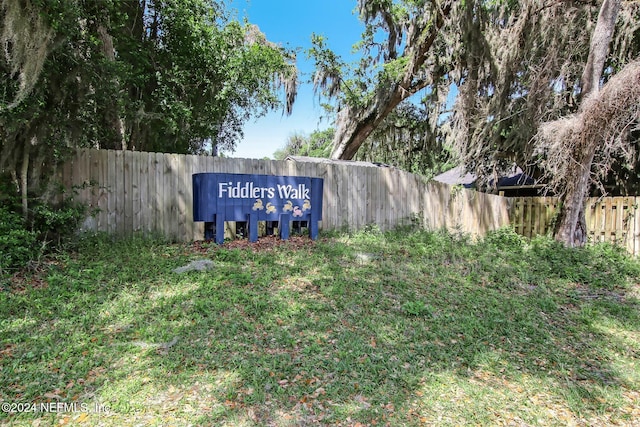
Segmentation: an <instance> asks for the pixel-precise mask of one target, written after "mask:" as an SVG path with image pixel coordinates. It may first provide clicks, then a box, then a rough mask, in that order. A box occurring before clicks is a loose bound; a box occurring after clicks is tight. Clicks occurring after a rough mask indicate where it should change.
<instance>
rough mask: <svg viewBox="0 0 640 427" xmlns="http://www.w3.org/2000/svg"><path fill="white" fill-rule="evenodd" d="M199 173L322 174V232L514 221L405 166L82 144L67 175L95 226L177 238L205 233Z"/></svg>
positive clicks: (499, 201)
mask: <svg viewBox="0 0 640 427" xmlns="http://www.w3.org/2000/svg"><path fill="white" fill-rule="evenodd" d="M200 172H224V173H245V174H262V175H291V176H308V177H319V178H323V179H324V192H323V210H322V212H323V215H322V222H321V228H322V229H324V230H339V229H351V230H355V229H359V228H362V227H364V226H366V225H369V224H376V225H378V226H379V227H380V229H382V230H387V229H391V228H394V227H396V226H399V225H403V224H409V223H411V222H417V223H418V224H419V225H421V226H423V227H425V228H428V229H439V228H443V227H445V228H448V229H451V230H458V231H461V232H466V233H470V234H473V235H478V234H479V235H482V234H484V233H486V232H487V231H489V230H492V229H496V228H499V227H501V226H503V225H507V224H509V210H508V207H509V205H508V202H507V201H506V199H505V198H502V197H499V196H495V195H490V194H484V193H478V192H475V191H470V190H465V189H459V188H455V189H454V188H453V187H451V186H449V185H446V184H441V183H437V182H427V181H426V180H425V179H424V178H422V177H419V176H417V175H413V174H410V173H408V172H404V171H401V170H399V169H395V168H390V167H384V166H377V165H375V164H371V163H363V162H344V161H338V162H335V161H329V160H319V159H310V158H294V159H288V160H283V161H276V160H253V159H227V158H219V157H210V156H193V155H179V154H162V153H145V152H136V151H112V150H95V149H82V150H78V152H77V153H76V155H75V156H74V157H73V158H72V159H71V160H69V161H68V162H67V163H66V164H65V165H64V167H63V168H62V172H61V177H60V178H61V180H62V182H63V184H64V185H65V186H66V187H67V188H72V187H73V188H76V189H78V195H77V199H78V200H79V201H81V202H83V203H86V204H87V205H88V206H89V207H90V208H92V210H94V213H93V214H92V217H91V218H89V219H88V221H85V224H87V225H88V226H89V227H90V228H93V229H94V230H97V231H105V232H108V233H113V234H125V235H126V234H132V233H134V232H142V233H161V234H163V235H165V236H167V237H168V238H169V239H171V240H174V241H192V240H199V239H202V238H203V235H204V230H203V224H202V223H194V222H193V211H192V209H193V205H192V203H193V198H192V188H191V175H192V174H194V173H200Z"/></svg>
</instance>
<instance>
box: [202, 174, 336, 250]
mask: <svg viewBox="0 0 640 427" xmlns="http://www.w3.org/2000/svg"><path fill="white" fill-rule="evenodd" d="M192 180H193V220H194V221H204V222H205V238H212V237H213V235H212V234H213V233H212V231H211V230H212V228H213V227H211V226H213V225H214V224H215V240H216V242H217V243H219V244H221V243H223V242H224V222H225V221H242V222H244V221H246V222H247V223H248V225H249V240H250V241H252V242H255V241H256V240H258V221H267V224H268V225H271V226H273V224H274V223H278V224H279V226H278V228H279V230H280V237H281V238H282V239H287V238H288V237H289V228H290V224H291V221H296V222H297V221H305V222H307V224H308V228H309V235H310V236H311V238H312V239H314V240H315V239H316V238H317V237H318V221H320V220H321V219H322V189H323V182H324V181H323V180H322V178H308V177H300V176H270V175H247V174H233V173H196V174H193V176H192Z"/></svg>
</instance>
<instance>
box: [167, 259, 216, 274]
mask: <svg viewBox="0 0 640 427" xmlns="http://www.w3.org/2000/svg"><path fill="white" fill-rule="evenodd" d="M212 268H213V261H211V260H210V259H198V260H195V261H191V262H190V263H189V264H187V265H184V266H182V267H178V268H175V269H174V270H173V272H174V273H178V274H182V273H186V272H187V271H193V270H195V271H204V270H211V269H212Z"/></svg>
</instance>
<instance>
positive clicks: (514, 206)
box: [509, 197, 640, 255]
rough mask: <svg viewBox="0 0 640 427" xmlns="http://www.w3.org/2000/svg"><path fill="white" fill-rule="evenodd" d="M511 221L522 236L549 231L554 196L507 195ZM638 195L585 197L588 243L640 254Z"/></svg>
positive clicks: (554, 210)
mask: <svg viewBox="0 0 640 427" xmlns="http://www.w3.org/2000/svg"><path fill="white" fill-rule="evenodd" d="M509 200H510V204H511V207H510V217H511V224H512V226H513V227H514V229H515V231H516V232H517V233H519V234H522V235H523V236H526V237H534V236H537V235H544V234H550V233H552V232H553V227H554V226H555V219H556V215H557V210H558V199H557V198H554V197H514V198H510V199H509ZM639 202H640V197H605V198H595V197H594V198H589V199H587V209H586V211H585V217H586V223H587V232H588V236H589V241H591V242H610V243H614V244H617V245H619V246H622V247H624V248H626V250H627V251H628V252H629V253H630V254H633V255H640V214H639V213H638V203H639Z"/></svg>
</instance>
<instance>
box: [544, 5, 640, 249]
mask: <svg viewBox="0 0 640 427" xmlns="http://www.w3.org/2000/svg"><path fill="white" fill-rule="evenodd" d="M619 9H620V0H604V1H603V2H602V6H601V8H600V13H599V15H598V20H597V23H596V26H595V28H594V31H593V35H592V38H591V45H590V50H589V56H588V58H587V63H586V65H585V68H584V72H583V73H582V77H581V92H580V95H581V97H582V102H581V104H580V107H579V109H578V112H577V113H576V114H573V115H571V116H568V117H563V118H561V119H559V120H555V121H552V122H548V123H543V124H542V125H541V129H540V131H539V133H538V135H537V140H538V142H539V146H540V147H541V148H544V149H546V150H547V151H551V152H552V154H551V157H549V156H547V159H546V160H545V162H544V165H545V166H546V169H547V170H548V172H549V175H550V177H549V179H550V180H551V182H552V183H553V184H554V185H555V187H556V188H558V189H559V191H560V194H561V200H562V207H563V208H562V212H561V215H560V220H559V222H558V227H557V230H556V238H557V240H559V241H561V242H563V243H565V244H566V245H568V246H581V245H584V243H585V242H586V240H587V229H586V221H585V212H584V211H585V197H586V196H587V195H588V191H589V186H590V184H591V174H592V172H593V163H594V158H595V155H596V152H597V151H598V150H601V151H604V152H612V151H617V150H619V149H620V148H623V147H624V146H625V145H629V136H630V131H631V129H633V128H634V127H636V128H637V127H638V125H639V124H640V61H635V62H631V63H629V64H627V65H626V66H625V67H624V68H623V69H622V70H620V72H618V73H617V74H615V75H614V76H613V77H611V79H610V80H609V81H608V82H607V83H606V84H605V85H604V87H603V88H602V90H600V82H601V81H602V77H603V70H604V66H605V63H606V60H607V56H608V53H609V46H610V44H611V39H612V36H613V33H614V30H615V23H616V20H617V16H618V11H619ZM611 159H612V158H611V156H609V157H608V158H605V159H604V161H605V163H604V164H601V165H600V167H601V168H602V169H601V171H600V173H601V174H606V173H607V172H608V170H609V169H610V167H611Z"/></svg>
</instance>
